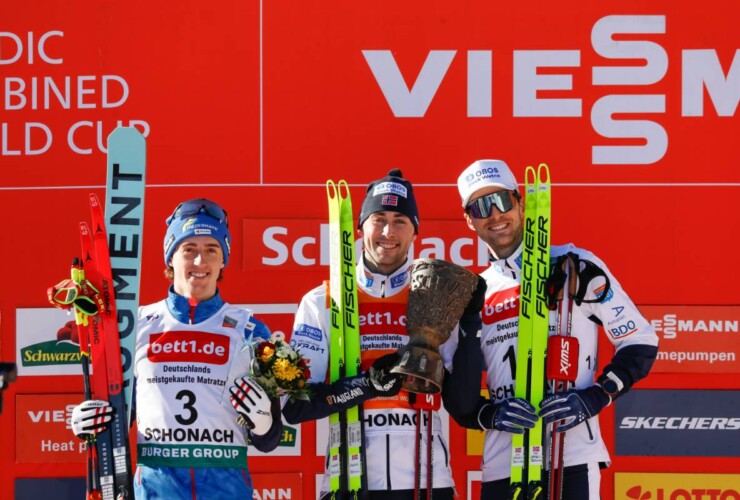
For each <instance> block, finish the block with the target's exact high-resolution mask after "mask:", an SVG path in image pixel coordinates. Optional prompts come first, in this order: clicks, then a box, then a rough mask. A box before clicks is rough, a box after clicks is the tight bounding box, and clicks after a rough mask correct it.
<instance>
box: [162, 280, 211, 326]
mask: <svg viewBox="0 0 740 500" xmlns="http://www.w3.org/2000/svg"><path fill="white" fill-rule="evenodd" d="M165 302H166V303H167V309H168V310H169V311H170V313H172V315H173V316H174V317H175V318H176V319H177V321H179V322H180V323H185V324H195V323H200V322H201V321H205V320H207V319H208V318H210V317H211V316H213V315H214V314H216V312H217V311H218V310H219V309H221V308H222V307H223V305H224V301H223V299H222V298H221V294H220V293H219V291H218V289H216V295H214V296H213V297H211V298H210V299H208V300H204V301H203V302H198V303H197V304H196V305H195V308H194V311H192V310H191V306H190V301H189V300H188V299H187V297H183V296H182V295H179V294H178V293H176V292H175V288H174V287H173V286H170V289H169V292H168V294H167V299H165ZM191 317H192V318H193V321H192V323H191V321H190V318H191Z"/></svg>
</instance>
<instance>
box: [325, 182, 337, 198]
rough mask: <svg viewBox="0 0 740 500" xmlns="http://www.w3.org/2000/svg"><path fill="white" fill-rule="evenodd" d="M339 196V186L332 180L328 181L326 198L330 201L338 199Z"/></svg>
mask: <svg viewBox="0 0 740 500" xmlns="http://www.w3.org/2000/svg"><path fill="white" fill-rule="evenodd" d="M337 194H338V189H337V185H336V184H334V181H333V180H331V179H329V180H328V181H326V196H328V197H329V199H330V200H333V199H334V198H336V197H337Z"/></svg>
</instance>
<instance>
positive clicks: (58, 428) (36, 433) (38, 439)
mask: <svg viewBox="0 0 740 500" xmlns="http://www.w3.org/2000/svg"><path fill="white" fill-rule="evenodd" d="M81 401H82V394H19V395H18V396H16V407H15V414H16V428H15V437H16V439H15V444H16V447H15V457H16V461H17V462H18V463H36V464H46V463H84V462H85V458H86V456H87V455H86V451H85V442H84V441H81V440H79V439H77V438H76V437H75V435H74V434H73V433H72V424H71V418H72V409H73V408H74V407H75V405H77V404H79V403H80V402H81Z"/></svg>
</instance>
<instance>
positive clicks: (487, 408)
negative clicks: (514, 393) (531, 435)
mask: <svg viewBox="0 0 740 500" xmlns="http://www.w3.org/2000/svg"><path fill="white" fill-rule="evenodd" d="M538 418H539V417H538V416H537V412H536V411H535V408H534V406H532V405H531V404H530V403H529V402H528V401H527V400H525V399H522V398H512V399H505V400H503V401H501V402H500V403H491V402H488V403H486V404H485V405H483V407H482V408H481V409H480V411H479V412H478V423H479V424H480V426H481V427H483V428H484V429H496V430H498V431H503V432H511V433H512V434H524V429H531V428H532V427H534V424H535V423H536V422H537V419H538Z"/></svg>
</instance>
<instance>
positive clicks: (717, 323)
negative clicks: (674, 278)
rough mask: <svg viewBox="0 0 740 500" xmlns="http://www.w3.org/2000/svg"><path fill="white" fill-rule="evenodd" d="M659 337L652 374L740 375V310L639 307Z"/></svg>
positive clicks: (728, 308) (729, 308) (733, 307)
mask: <svg viewBox="0 0 740 500" xmlns="http://www.w3.org/2000/svg"><path fill="white" fill-rule="evenodd" d="M640 312H642V314H644V315H645V317H646V318H647V320H648V321H650V323H651V324H652V325H653V328H655V331H656V333H657V334H658V335H659V337H660V349H659V351H658V358H657V359H656V360H655V365H653V368H652V373H735V374H738V373H740V306H640Z"/></svg>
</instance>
